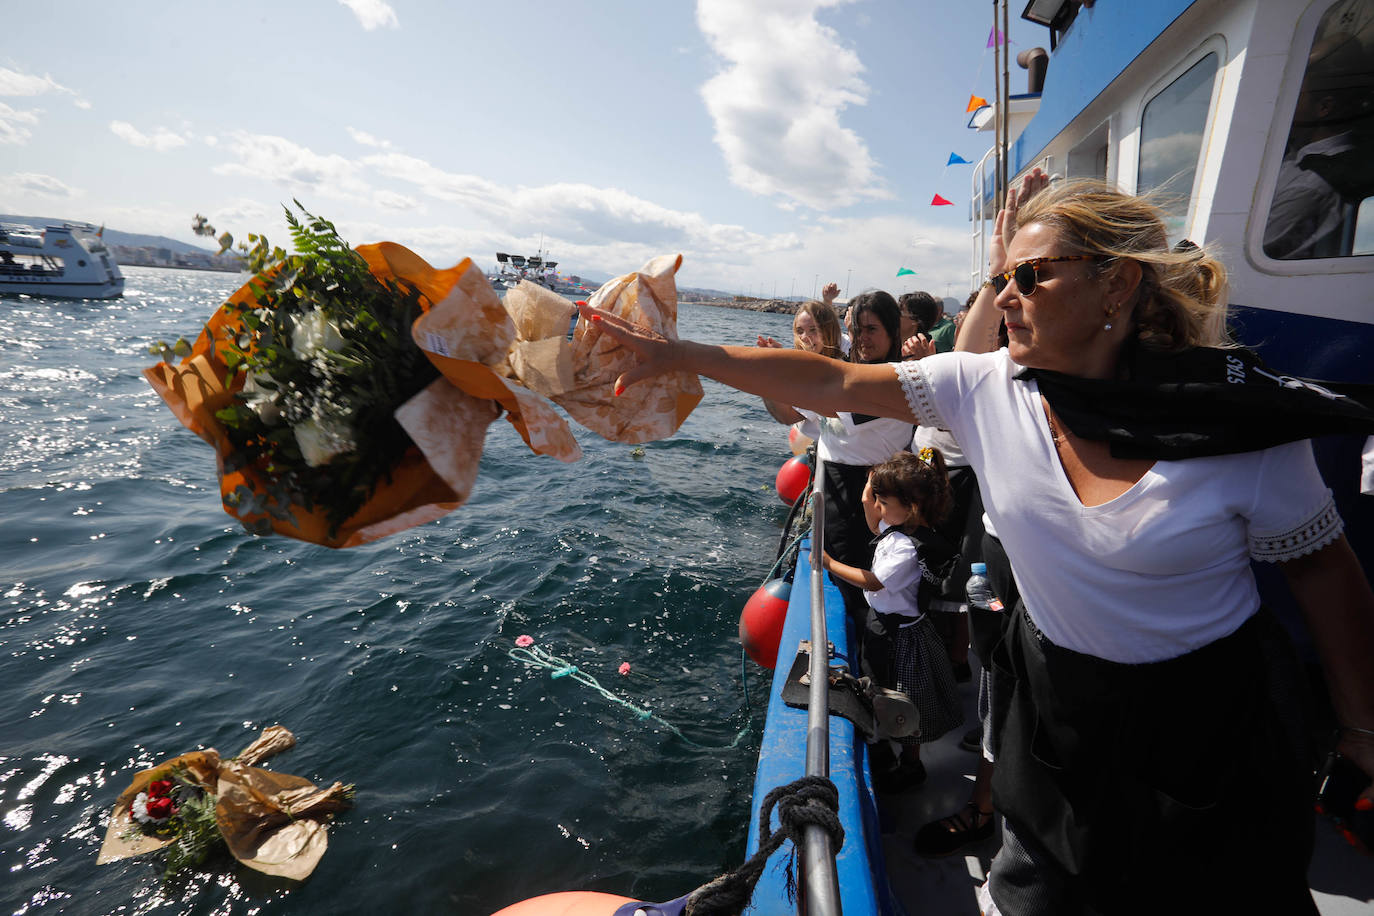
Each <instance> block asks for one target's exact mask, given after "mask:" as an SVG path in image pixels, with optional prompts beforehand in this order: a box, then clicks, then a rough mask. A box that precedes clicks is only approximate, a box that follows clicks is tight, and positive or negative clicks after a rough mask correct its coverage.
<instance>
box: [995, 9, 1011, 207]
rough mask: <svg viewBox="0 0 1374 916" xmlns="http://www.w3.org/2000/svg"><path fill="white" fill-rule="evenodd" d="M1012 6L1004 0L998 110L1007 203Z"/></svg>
mask: <svg viewBox="0 0 1374 916" xmlns="http://www.w3.org/2000/svg"><path fill="white" fill-rule="evenodd" d="M1009 5H1010V4H1008V3H1007V0H1002V40H1001V41H1000V42H998V44H1000V45H1001V46H1002V102H1003V105H1002V106H1001V107H1000V108H999V109H998V114H999V115H1000V116H1001V118H1002V194H1003V197H1002V200H1003V202H1004V203H1005V201H1006V193H1007V191H1008V190H1010V184H1009V180H1010V178H1011V174H1010V172H1011V163H1010V162H1009V161H1008V160H1009V159H1010V158H1011V157H1010V153H1011V41H1010V40H1009V38H1010V36H1009V34H1008V32H1007V29H1008V28H1009V26H1008V24H1007V7H1008V6H1009Z"/></svg>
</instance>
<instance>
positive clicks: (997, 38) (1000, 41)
mask: <svg viewBox="0 0 1374 916" xmlns="http://www.w3.org/2000/svg"><path fill="white" fill-rule="evenodd" d="M1006 43H1007V36H1005V35H1003V34H1002V33H1001V32H1000V31H998V29H997V27H996V26H994V27H993V28H991V29H990V30H988V47H989V48H991V47H992V46H993V45H1004V44H1006Z"/></svg>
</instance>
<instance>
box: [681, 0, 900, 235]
mask: <svg viewBox="0 0 1374 916" xmlns="http://www.w3.org/2000/svg"><path fill="white" fill-rule="evenodd" d="M845 2H849V0H698V3H697V24H698V26H699V27H700V28H701V31H702V33H703V35H704V36H705V37H706V40H707V43H708V44H709V45H710V46H711V48H712V49H713V50H714V51H715V52H716V53H717V54H718V55H719V56H720V57H721V58H723V59H724V61H725V68H724V69H723V70H722V71H721V72H720V73H718V74H717V75H716V76H714V77H712V78H711V79H710V80H708V81H707V82H706V84H705V85H704V86H702V88H701V94H702V98H703V99H704V100H705V103H706V109H707V111H708V112H709V113H710V115H711V118H712V120H713V121H714V122H715V140H716V144H717V145H718V146H719V147H720V150H721V152H722V153H723V154H724V156H725V162H726V165H727V166H728V168H729V173H730V180H731V181H732V182H733V183H735V184H736V185H738V186H739V187H741V188H744V189H746V190H749V191H752V192H754V193H756V194H762V195H766V196H775V197H779V198H782V199H784V200H795V201H798V202H800V203H802V204H805V205H806V206H808V207H813V208H815V209H818V210H827V209H832V208H835V207H843V206H847V205H849V204H853V203H856V202H858V201H860V200H863V199H885V198H889V197H891V194H890V193H889V192H888V191H887V190H886V189H885V188H884V186H883V183H882V181H881V179H879V177H878V175H877V163H876V162H875V161H874V159H873V157H872V155H871V154H870V153H869V151H868V146H867V144H865V143H864V141H863V139H862V138H861V137H860V136H859V135H858V134H857V133H855V132H854V131H853V130H851V129H849V128H846V127H843V126H842V125H841V123H840V115H841V113H842V112H843V111H844V109H845V108H847V107H849V106H850V105H863V104H865V103H866V102H867V98H868V86H867V84H866V83H864V81H863V80H862V79H861V77H860V74H862V72H863V65H862V64H861V63H860V61H859V58H858V55H857V54H855V53H854V52H853V51H852V50H851V49H849V48H847V47H845V46H844V45H843V44H841V42H840V40H839V36H838V35H837V34H836V33H835V31H834V29H831V28H829V27H827V26H823V25H821V23H820V22H819V21H818V20H817V19H816V13H817V11H818V10H820V9H822V8H825V7H830V6H838V5H840V4H843V3H845Z"/></svg>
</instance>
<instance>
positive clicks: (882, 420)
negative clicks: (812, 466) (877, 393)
mask: <svg viewBox="0 0 1374 916" xmlns="http://www.w3.org/2000/svg"><path fill="white" fill-rule="evenodd" d="M796 410H797V413H799V414H801V415H802V416H803V417H805V418H806V419H807V420H811V421H813V422H815V423H816V425H817V427H818V433H819V434H818V435H817V436H815V437H814V438H815V439H816V454H817V455H819V456H820V458H821V460H822V461H826V462H833V463H835V464H852V465H859V466H867V465H873V464H881V463H882V462H884V461H886V460H887V459H889V458H891V457H892V456H893V455H895V454H897V453H898V452H900V451H905V450H906V448H907V447H908V446H909V445H911V422H910V421H909V420H893V419H891V418H890V417H872V418H869V417H864V416H862V415H859V416H855V415H854V414H852V413H849V412H848V411H840V412H839V414H838V415H837V416H834V417H827V416H824V415H822V414H818V413H816V412H815V411H812V410H803V409H802V408H800V407H799V408H796Z"/></svg>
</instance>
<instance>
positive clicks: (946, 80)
mask: <svg viewBox="0 0 1374 916" xmlns="http://www.w3.org/2000/svg"><path fill="white" fill-rule="evenodd" d="M1013 5H1015V4H1013ZM991 11H992V4H990V3H972V2H969V3H936V2H928V0H922V2H901V0H697V2H695V3H689V2H656V0H654V2H650V0H639V2H631V0H604V2H563V3H538V2H531V0H504V2H502V3H500V4H492V3H485V4H477V3H470V2H466V0H460V2H452V0H451V2H438V0H385V2H384V0H271V2H267V0H241V2H236V3H234V4H208V3H165V2H149V0H121V2H120V3H94V2H89V3H74V4H33V5H29V6H26V7H25V8H24V11H23V14H22V15H16V16H10V17H8V21H7V23H6V35H5V40H4V41H3V42H0V212H7V213H26V214H40V215H44V216H61V217H66V218H69V219H81V220H87V221H90V222H95V223H104V224H106V225H109V226H111V227H114V228H118V229H122V230H125V231H132V232H147V233H155V234H158V235H166V236H169V237H172V238H178V239H182V240H185V241H196V240H195V238H194V236H192V235H191V232H190V228H189V227H190V221H191V217H192V216H193V215H194V214H196V213H204V214H205V215H207V216H208V217H209V218H210V220H211V222H212V223H214V224H215V225H216V226H217V227H219V228H220V229H221V230H224V229H227V230H229V231H232V232H234V233H235V234H236V235H240V236H242V235H245V234H246V233H248V232H250V231H260V232H265V233H266V234H267V235H268V236H269V237H270V238H273V240H274V241H283V242H284V241H285V240H286V236H285V232H284V230H283V228H282V226H283V223H282V220H281V217H280V205H281V204H282V203H286V202H289V201H290V200H291V199H292V198H293V197H295V198H297V199H299V200H300V201H301V202H302V203H303V204H305V205H306V207H307V208H309V209H310V210H312V211H313V212H316V213H318V214H321V215H324V216H326V217H328V218H330V219H332V220H333V221H334V222H335V223H336V224H337V225H338V226H339V228H340V230H341V232H342V234H343V235H344V236H345V237H346V238H348V239H349V240H350V241H352V242H353V243H355V244H357V243H362V242H372V241H381V240H390V241H395V242H400V243H402V244H404V245H407V246H409V247H411V248H413V249H415V250H416V251H417V252H418V253H420V254H421V255H423V256H424V257H425V258H427V259H428V260H429V261H431V263H434V264H435V265H436V266H441V267H447V266H449V265H451V264H454V263H456V262H457V261H459V260H460V259H462V258H463V257H468V256H470V257H472V258H473V259H474V260H475V261H477V262H478V263H479V264H482V265H484V266H489V265H492V264H494V260H495V259H494V256H493V253H494V252H495V251H498V250H500V251H512V252H520V253H533V252H534V251H535V249H536V248H537V247H538V246H539V244H540V241H541V238H542V240H543V244H544V246H545V247H546V248H547V249H548V250H549V252H550V255H551V257H553V258H554V259H555V260H557V261H559V262H560V265H561V266H562V267H563V268H564V269H566V270H568V271H570V272H573V273H584V274H588V275H592V276H597V277H602V278H604V277H609V276H613V275H616V274H620V273H625V272H627V271H630V270H633V269H635V268H637V267H639V266H640V265H642V264H643V263H644V262H645V261H646V260H648V258H650V257H652V256H654V255H656V254H661V253H667V252H681V253H682V254H683V255H684V256H685V260H684V264H683V268H682V271H681V273H680V274H679V282H680V283H681V284H683V285H687V286H704V287H714V288H718V289H726V290H730V291H734V292H748V293H750V294H754V295H758V294H762V295H765V296H771V295H774V294H775V293H776V295H779V296H786V295H788V294H789V293H791V292H795V294H797V295H806V296H810V295H811V294H812V292H813V290H814V289H815V287H816V285H817V284H818V283H825V282H826V281H827V280H834V281H836V282H838V283H839V284H840V285H841V287H845V286H848V292H849V293H850V294H851V295H852V294H856V293H858V292H860V291H862V290H863V289H868V288H882V289H887V290H889V291H892V292H894V293H900V292H904V291H907V290H911V289H928V290H930V291H931V292H934V293H936V294H937V295H942V296H943V295H946V294H949V295H953V296H955V297H957V298H962V297H963V295H964V293H965V292H966V291H967V288H968V273H969V269H970V266H971V265H970V254H969V252H970V247H969V242H968V233H969V231H970V226H969V223H968V222H967V217H966V214H967V209H966V205H967V200H968V194H969V191H968V187H969V168H970V167H969V166H952V167H948V168H947V167H946V166H945V162H946V160H947V159H948V157H949V154H950V153H951V152H956V153H959V154H960V155H961V156H963V157H964V158H966V159H969V160H973V161H976V160H977V159H978V158H979V157H980V156H981V155H982V154H983V153H984V152H986V150H987V149H988V147H989V146H990V145H991V136H990V134H984V133H977V132H974V131H972V130H969V129H968V128H967V127H966V124H967V121H968V115H967V114H966V113H965V107H966V104H967V102H968V99H969V96H970V94H974V93H976V94H978V95H981V96H984V97H987V98H991V97H992V95H993V69H994V68H993V54H992V50H991V49H989V48H987V47H986V44H987V39H988V34H989V29H990V28H991V16H992V12H991ZM1014 16H1015V13H1013V17H1014ZM1011 40H1012V51H1013V53H1015V52H1016V51H1017V50H1020V49H1023V48H1027V47H1031V46H1033V45H1036V44H1041V45H1047V44H1048V34H1047V33H1046V32H1045V31H1044V30H1043V29H1040V28H1038V27H1036V26H1033V25H1031V24H1029V23H1026V22H1022V21H1020V20H1019V19H1016V18H1013V22H1012V24H1011ZM1011 85H1012V91H1013V92H1020V91H1024V87H1025V73H1024V71H1022V70H1020V69H1019V68H1016V67H1015V66H1014V65H1013V68H1012V75H1011ZM937 193H938V194H940V195H942V196H944V197H946V198H948V199H949V200H951V201H953V202H954V203H955V206H952V207H938V208H937V207H931V206H930V200H931V197H932V195H934V194H937ZM903 266H905V267H908V268H912V269H914V270H916V272H917V274H916V277H914V278H912V277H903V278H901V279H900V280H899V279H897V278H896V272H897V270H898V268H899V267H903Z"/></svg>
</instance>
